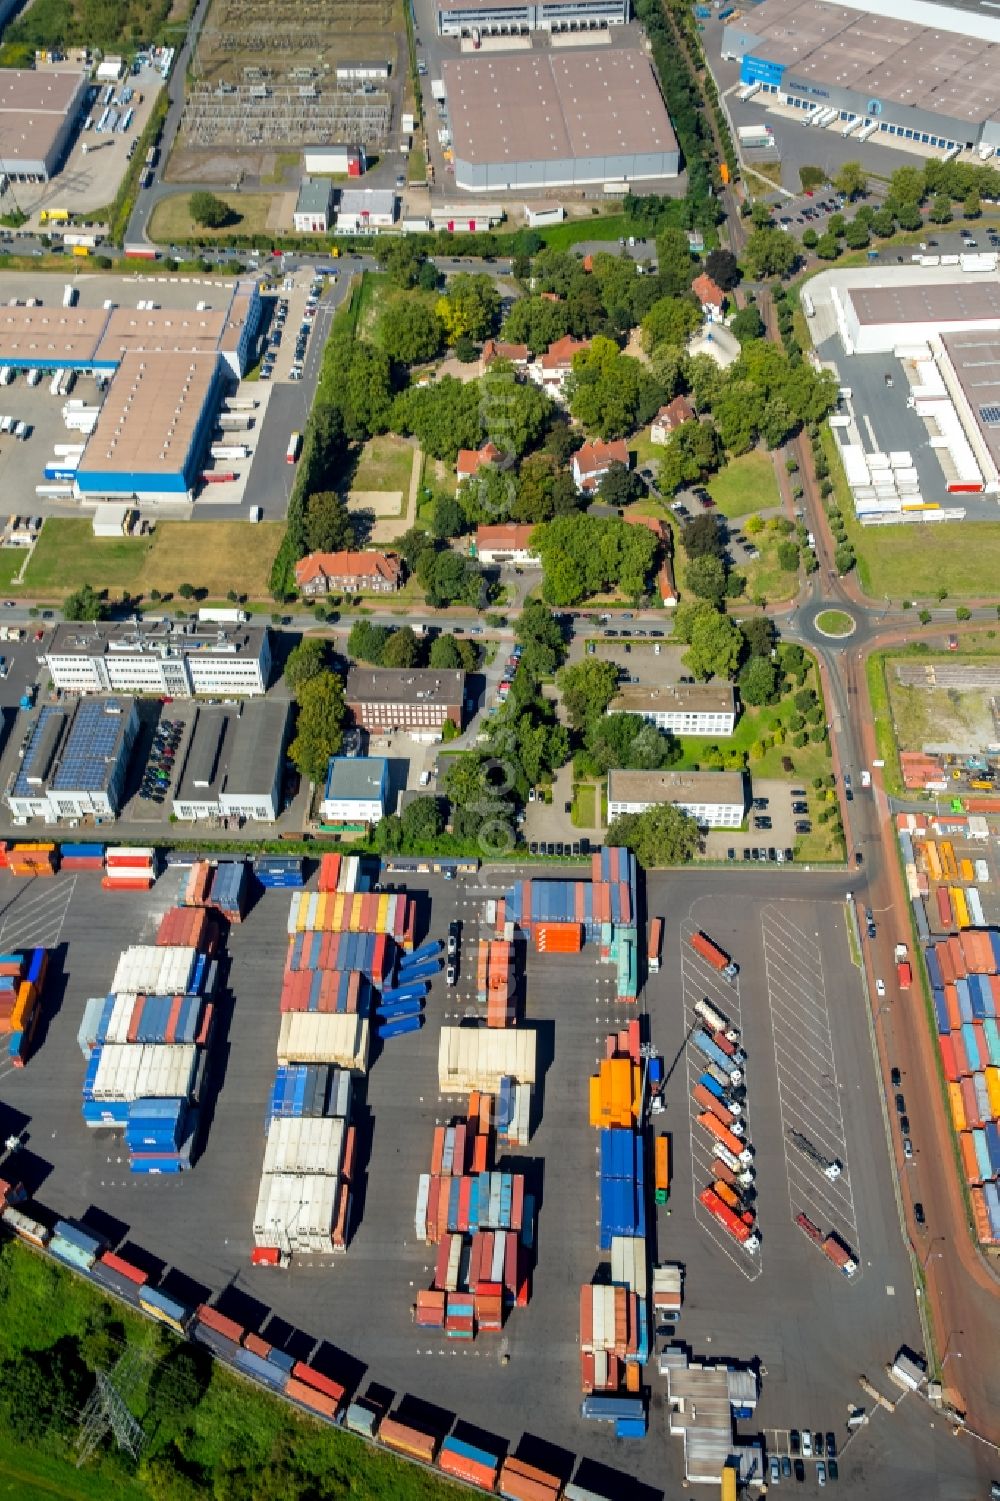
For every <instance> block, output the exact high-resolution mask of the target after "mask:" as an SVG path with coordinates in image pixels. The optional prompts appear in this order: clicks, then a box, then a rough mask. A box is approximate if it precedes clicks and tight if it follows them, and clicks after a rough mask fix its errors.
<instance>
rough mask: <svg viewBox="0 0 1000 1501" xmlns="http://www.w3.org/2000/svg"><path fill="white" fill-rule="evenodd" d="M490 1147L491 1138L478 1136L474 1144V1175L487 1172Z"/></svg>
mask: <svg viewBox="0 0 1000 1501" xmlns="http://www.w3.org/2000/svg"><path fill="white" fill-rule="evenodd" d="M487 1098H488V1097H487ZM487 1108H488V1107H487ZM489 1146H490V1139H489V1136H477V1137H476V1139H475V1141H474V1142H473V1144H472V1171H473V1172H474V1173H485V1172H486V1171H487V1166H486V1164H487V1162H488V1160H489Z"/></svg>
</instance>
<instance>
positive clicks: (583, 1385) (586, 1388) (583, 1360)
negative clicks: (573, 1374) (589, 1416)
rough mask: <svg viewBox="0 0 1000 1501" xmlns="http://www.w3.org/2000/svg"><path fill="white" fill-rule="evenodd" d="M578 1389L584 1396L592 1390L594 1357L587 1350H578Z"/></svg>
mask: <svg viewBox="0 0 1000 1501" xmlns="http://www.w3.org/2000/svg"><path fill="white" fill-rule="evenodd" d="M580 1390H581V1391H582V1392H583V1394H584V1395H585V1396H586V1395H587V1394H588V1393H590V1392H592V1391H593V1390H594V1357H593V1354H592V1353H590V1352H589V1351H587V1350H581V1351H580Z"/></svg>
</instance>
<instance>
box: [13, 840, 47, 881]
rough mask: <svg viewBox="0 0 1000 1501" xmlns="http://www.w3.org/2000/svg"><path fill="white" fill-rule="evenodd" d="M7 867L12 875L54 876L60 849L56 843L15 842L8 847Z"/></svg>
mask: <svg viewBox="0 0 1000 1501" xmlns="http://www.w3.org/2000/svg"><path fill="white" fill-rule="evenodd" d="M7 869H8V870H9V871H10V873H11V875H12V876H54V875H55V873H56V871H57V870H58V869H59V851H58V849H57V848H56V846H55V845H54V844H15V845H13V846H12V847H8V849H7Z"/></svg>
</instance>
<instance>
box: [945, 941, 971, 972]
mask: <svg viewBox="0 0 1000 1501" xmlns="http://www.w3.org/2000/svg"><path fill="white" fill-rule="evenodd" d="M948 947H949V949H950V950H951V959H952V963H953V964H954V966H955V978H956V980H965V979H967V978H968V976H967V974H966V969H965V955H964V954H963V953H962V943H961V940H960V939H958V938H949V939H948Z"/></svg>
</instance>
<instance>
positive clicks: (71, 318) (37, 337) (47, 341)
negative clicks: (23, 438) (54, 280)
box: [0, 125, 108, 365]
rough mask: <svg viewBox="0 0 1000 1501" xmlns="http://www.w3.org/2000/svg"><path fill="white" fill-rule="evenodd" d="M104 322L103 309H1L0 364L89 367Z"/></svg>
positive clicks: (98, 342)
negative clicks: (36, 362) (62, 362)
mask: <svg viewBox="0 0 1000 1501" xmlns="http://www.w3.org/2000/svg"><path fill="white" fill-rule="evenodd" d="M0 128H2V125H0ZM0 149H2V140H0ZM107 322H108V315H107V313H106V312H105V310H104V309H103V308H83V307H75V308H61V307H0V364H3V363H16V362H18V361H30V360H58V359H66V360H67V361H72V362H74V363H76V364H81V365H82V364H89V363H90V361H91V360H93V359H94V358H95V356H96V353H97V346H98V345H99V344H100V342H101V336H102V334H103V333H104V330H105V328H106V326H107Z"/></svg>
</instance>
